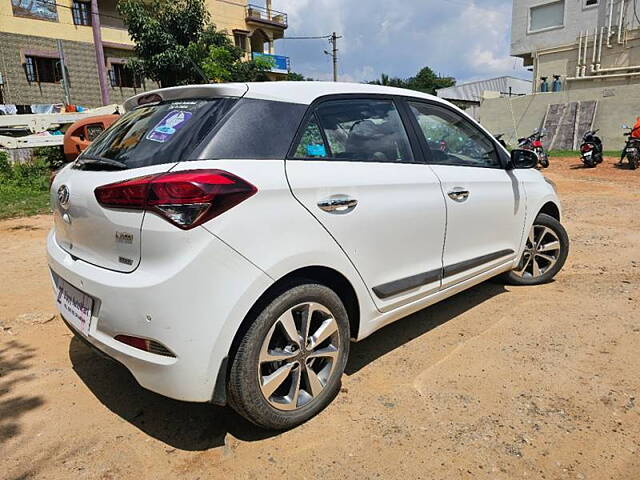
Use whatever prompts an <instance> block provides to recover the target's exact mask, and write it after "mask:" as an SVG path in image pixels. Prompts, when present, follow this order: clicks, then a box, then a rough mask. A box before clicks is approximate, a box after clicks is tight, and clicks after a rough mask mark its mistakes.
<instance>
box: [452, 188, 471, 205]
mask: <svg viewBox="0 0 640 480" xmlns="http://www.w3.org/2000/svg"><path fill="white" fill-rule="evenodd" d="M448 195H449V198H450V199H451V200H454V201H456V202H464V201H465V200H466V199H467V198H469V190H464V189H462V188H454V189H453V190H451V191H449V193H448Z"/></svg>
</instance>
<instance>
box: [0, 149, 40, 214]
mask: <svg viewBox="0 0 640 480" xmlns="http://www.w3.org/2000/svg"><path fill="white" fill-rule="evenodd" d="M50 175H51V168H50V167H49V164H48V161H47V160H46V159H44V158H42V157H37V156H34V159H33V160H32V161H30V162H26V163H15V164H12V163H10V162H9V156H8V155H7V153H6V152H0V219H1V218H10V217H17V216H24V215H34V214H37V213H44V212H46V211H47V210H48V209H49V193H48V191H49V178H50Z"/></svg>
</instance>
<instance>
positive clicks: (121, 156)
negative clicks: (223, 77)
mask: <svg viewBox="0 0 640 480" xmlns="http://www.w3.org/2000/svg"><path fill="white" fill-rule="evenodd" d="M236 100H237V99H231V98H215V99H193V100H179V101H178V100H176V101H167V102H162V103H157V104H153V105H143V106H141V107H138V108H136V109H135V110H132V111H131V112H128V113H126V114H125V115H123V116H122V118H120V119H119V120H118V121H117V122H116V123H114V124H113V125H112V126H111V127H110V128H109V129H107V130H106V131H105V132H104V133H103V134H102V135H100V136H99V137H98V138H97V139H96V140H95V141H94V142H93V143H92V144H91V145H90V146H89V148H87V149H86V150H85V151H84V152H83V153H82V155H81V156H80V157H79V159H78V160H79V163H80V164H83V165H90V164H91V163H92V162H94V164H96V165H97V164H109V163H111V164H112V165H118V164H121V168H138V167H146V166H150V165H158V164H162V163H172V162H178V161H180V160H182V159H186V157H187V156H188V155H189V154H190V153H191V151H193V149H194V148H195V147H196V146H197V145H198V144H199V143H200V142H201V141H202V140H203V139H204V138H205V137H206V136H207V134H208V133H209V132H211V130H212V129H213V128H214V127H215V126H216V125H218V124H219V123H220V121H221V120H222V118H223V117H224V116H225V114H226V113H227V112H228V111H229V109H230V108H231V107H232V106H233V104H234V103H235V102H236Z"/></svg>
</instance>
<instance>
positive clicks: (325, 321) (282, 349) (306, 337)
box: [258, 302, 341, 411]
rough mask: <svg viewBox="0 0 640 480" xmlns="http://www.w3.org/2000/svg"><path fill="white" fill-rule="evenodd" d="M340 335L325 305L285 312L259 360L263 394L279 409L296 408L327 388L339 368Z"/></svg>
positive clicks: (267, 337)
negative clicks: (337, 367)
mask: <svg viewBox="0 0 640 480" xmlns="http://www.w3.org/2000/svg"><path fill="white" fill-rule="evenodd" d="M340 348H341V338H340V333H339V329H338V323H337V322H336V319H335V318H334V316H333V314H332V313H331V312H330V311H329V309H328V308H326V307H325V306H323V305H321V304H319V303H315V302H307V303H302V304H299V305H296V306H295V307H293V308H291V309H289V310H287V311H286V312H284V313H283V314H282V315H281V316H280V317H279V318H278V319H277V320H276V322H275V323H274V324H273V326H272V327H271V329H270V330H269V332H268V333H267V335H266V337H265V339H264V342H263V343H262V347H261V349H260V356H259V359H258V382H259V385H260V390H261V391H262V395H263V396H264V398H265V399H266V400H267V402H269V404H270V405H271V406H272V407H274V408H276V409H278V410H289V411H290V410H296V409H299V408H302V407H304V406H305V405H307V404H309V402H311V401H313V400H314V399H315V398H316V397H318V395H320V393H322V391H323V390H324V388H325V386H326V385H327V382H328V381H329V379H330V378H331V374H332V373H333V371H334V370H335V368H336V364H337V359H338V354H339V351H340Z"/></svg>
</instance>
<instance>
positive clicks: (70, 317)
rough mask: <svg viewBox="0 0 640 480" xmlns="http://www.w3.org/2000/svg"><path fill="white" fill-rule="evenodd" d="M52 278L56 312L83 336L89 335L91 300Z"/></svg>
mask: <svg viewBox="0 0 640 480" xmlns="http://www.w3.org/2000/svg"><path fill="white" fill-rule="evenodd" d="M54 278H55V283H56V304H57V305H58V310H60V313H61V314H62V316H63V317H64V318H65V320H66V321H67V322H69V323H70V324H71V325H72V326H73V327H75V328H76V329H77V330H79V331H80V332H82V333H83V334H85V335H89V326H90V325H91V310H92V308H93V298H91V297H90V296H89V295H87V294H85V293H82V292H81V291H80V290H78V289H77V288H75V287H73V286H71V285H69V284H68V283H67V282H65V281H64V280H63V279H62V278H60V277H58V276H57V275H55V276H54Z"/></svg>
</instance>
